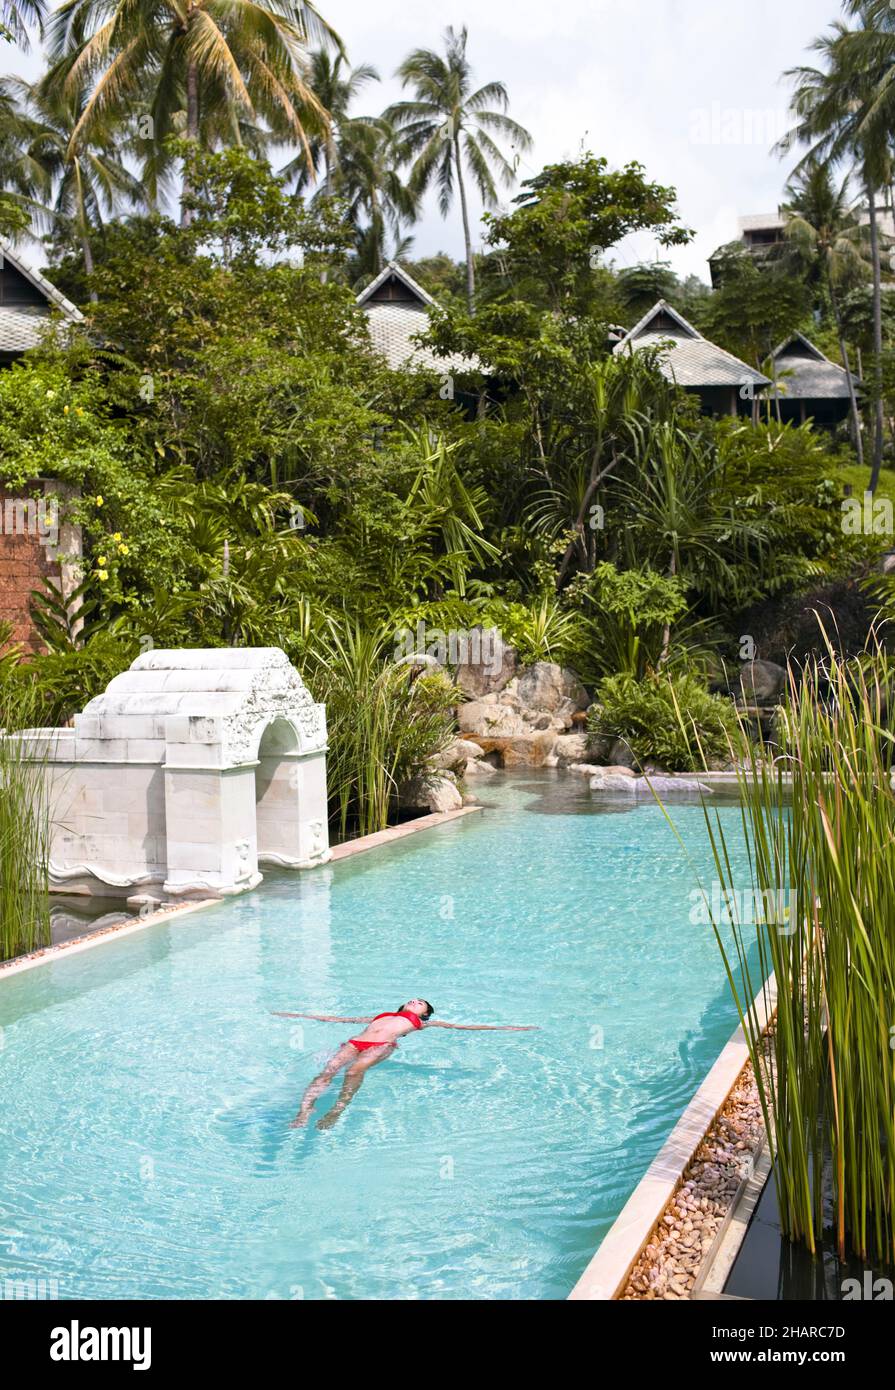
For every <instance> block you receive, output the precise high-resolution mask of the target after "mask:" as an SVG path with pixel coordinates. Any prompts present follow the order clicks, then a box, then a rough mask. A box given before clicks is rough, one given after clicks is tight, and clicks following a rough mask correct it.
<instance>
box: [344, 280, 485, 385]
mask: <svg viewBox="0 0 895 1390" xmlns="http://www.w3.org/2000/svg"><path fill="white" fill-rule="evenodd" d="M357 302H358V304H359V305H360V306H361V308H362V309H363V311H364V313H365V314H366V316H367V325H368V327H369V330H370V342H371V344H372V346H373V350H374V351H375V352H377V353H378V354H379V355H380V356H381V357H384V358H385V360H386V362H387V363H388V365H389V366H390V367H391V368H392V370H393V371H401V370H405V371H429V372H437V373H438V374H439V375H440V376H448V375H450V376H453V375H455V374H456V375H464V376H469V375H470V374H473V375H476V376H482V375H483V374H484V369H483V367H482V364H481V362H480V361H479V360H478V358H475V357H461V356H460V355H459V354H454V355H453V356H449V357H439V356H437V354H436V353H434V352H433V351H432V349H431V348H427V347H423V346H421V345H420V344H419V343H418V342H416V341H415V338H416V336H417V334H420V333H425V332H426V331H427V329H428V327H429V311H430V310H431V309H432V308H434V307H435V303H436V302H435V300H434V299H433V298H432V296H431V294H429V293H428V292H427V291H426V290H424V289H423V287H422V285H418V284H417V282H416V280H414V279H413V277H412V276H411V275H408V274H407V271H406V270H402V268H401V267H400V266H399V265H398V264H397V262H396V261H389V263H388V265H386V267H385V268H384V270H382V271H380V273H379V274H378V275H377V276H376V279H375V280H371V281H370V283H369V285H367V287H366V289H364V290H362V291H361V293H360V294H359V295H358V296H357Z"/></svg>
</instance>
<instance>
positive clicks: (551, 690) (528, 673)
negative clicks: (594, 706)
mask: <svg viewBox="0 0 895 1390" xmlns="http://www.w3.org/2000/svg"><path fill="white" fill-rule="evenodd" d="M517 693H518V696H519V699H520V700H521V701H522V703H523V705H525V706H526V707H527V708H528V709H533V710H548V711H549V712H550V713H551V714H555V713H556V711H557V710H558V709H560V707H563V708H565V706H566V701H570V702H571V705H572V709H573V710H574V709H587V706H588V704H589V697H588V694H587V691H586V690H585V688H584V686H583V685H582V684H581V682H580V680H579V679H578V677H577V676H576V675H575V672H574V671H569V670H568V669H567V668H566V667H563V666H558V665H557V664H556V662H555V661H536V662H535V664H534V665H533V666H527V667H526V668H525V670H524V671H523V672H522V674H521V675H520V677H519V684H518V687H517Z"/></svg>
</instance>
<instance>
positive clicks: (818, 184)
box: [784, 160, 867, 464]
mask: <svg viewBox="0 0 895 1390" xmlns="http://www.w3.org/2000/svg"><path fill="white" fill-rule="evenodd" d="M786 194H787V196H788V198H789V202H788V203H787V204H786V205H785V208H784V211H785V212H786V213H787V214H788V219H787V223H786V238H787V240H788V241H790V242H791V243H792V244H793V245H794V246H795V247H797V248H798V249H799V250H800V251H801V252H802V253H803V254H804V255H805V256H806V258H807V259H808V261H809V262H813V264H814V265H815V266H816V268H817V270H818V272H819V275H820V277H821V279H822V281H823V283H824V285H825V286H826V289H827V292H828V294H829V296H830V307H831V309H832V311H833V318H834V320H835V323H836V334H837V337H838V339H839V352H840V354H841V357H842V365H843V367H844V368H845V373H846V377H847V380H848V398H849V402H850V404H851V413H852V422H853V425H854V437H855V450H856V452H857V455H858V463H859V464H863V462H864V443H863V440H862V438H861V416H860V413H859V411H858V401H857V395H856V392H855V383H854V378H853V376H852V373H851V366H850V364H849V360H848V345H847V344H846V341H845V331H844V329H843V325H842V309H841V306H840V303H839V288H840V286H842V285H845V286H846V287H848V283H849V282H850V281H851V282H854V281H856V280H858V279H860V278H863V275H864V273H865V272H866V268H867V262H866V259H865V257H864V255H863V254H862V249H861V241H862V235H863V232H862V228H861V227H860V225H859V223H858V219H857V217H856V216H855V213H854V212H853V211H852V209H851V207H850V205H849V201H848V177H847V176H846V178H845V179H843V181H842V183H841V184H840V185H839V186H838V188H837V186H836V184H835V183H834V181H833V177H832V174H831V171H830V168H829V166H828V165H827V164H823V163H821V162H819V161H817V160H815V161H813V162H811V163H809V164H807V165H806V166H805V167H804V169H803V170H802V171H801V173H798V174H796V175H795V176H794V177H793V178H792V179H791V180H790V182H789V183H788V184H787V186H786Z"/></svg>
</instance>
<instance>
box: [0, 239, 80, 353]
mask: <svg viewBox="0 0 895 1390" xmlns="http://www.w3.org/2000/svg"><path fill="white" fill-rule="evenodd" d="M54 311H55V312H57V313H60V314H61V315H62V316H63V318H66V319H68V320H69V321H70V322H71V323H78V322H80V321H81V319H82V318H83V315H82V313H81V311H80V309H77V308H76V307H75V305H74V304H72V303H71V301H70V300H68V299H66V297H65V295H64V294H60V292H59V290H57V289H56V286H55V285H51V284H50V282H49V280H48V279H47V278H46V276H44V275H41V273H40V271H39V270H32V269H31V268H30V267H29V266H28V265H26V263H25V262H24V261H23V260H22V258H21V256H19V254H18V253H17V252H16V251H13V249H12V247H11V246H10V245H9V244H8V242H6V241H4V240H2V239H0V366H4V367H8V366H9V364H10V363H11V362H14V361H15V360H16V358H17V357H21V355H22V353H23V352H27V351H28V349H29V348H33V347H37V345H38V343H39V342H40V340H41V338H42V336H43V333H44V330H45V329H46V327H47V323H48V321H49V318H50V314H51V313H53V312H54Z"/></svg>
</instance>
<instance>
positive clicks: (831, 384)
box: [768, 333, 858, 401]
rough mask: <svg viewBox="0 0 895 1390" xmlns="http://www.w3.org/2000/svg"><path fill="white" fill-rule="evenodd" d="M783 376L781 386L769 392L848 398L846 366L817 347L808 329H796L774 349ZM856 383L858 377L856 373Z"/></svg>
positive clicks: (796, 397)
mask: <svg viewBox="0 0 895 1390" xmlns="http://www.w3.org/2000/svg"><path fill="white" fill-rule="evenodd" d="M771 356H772V358H773V359H774V362H775V363H776V367H777V375H778V377H780V378H782V379H781V381H780V383H779V388H778V389H774V388H772V389H771V390H770V391H769V392H768V395H769V396H771V398H772V399H775V398H776V397H777V396H778V395H779V397H780V399H781V400H784V401H800V400H801V401H805V400H815V401H816V400H847V399H848V377H847V376H846V373H845V368H844V367H838V366H837V365H836V363H835V362H831V361H830V359H829V357H825V356H824V354H823V353H822V352H821V350H820V348H819V347H815V345H814V343H812V342H811V341H810V340H809V339H808V338H806V337H805V335H804V333H794V334H793V336H792V337H791V338H788V339H787V340H786V342H785V343H781V344H780V346H779V347H776V348H775V349H774V351H773V352H772V353H771ZM852 377H853V380H854V382H855V385H858V381H857V378H856V377H855V376H854V373H853V374H852Z"/></svg>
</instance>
